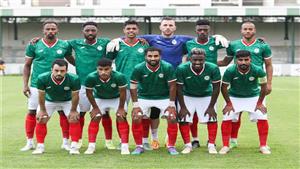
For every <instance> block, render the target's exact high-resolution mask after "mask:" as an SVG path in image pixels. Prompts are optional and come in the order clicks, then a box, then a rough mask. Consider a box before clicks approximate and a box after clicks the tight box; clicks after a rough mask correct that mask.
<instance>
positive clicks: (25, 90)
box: [23, 86, 31, 98]
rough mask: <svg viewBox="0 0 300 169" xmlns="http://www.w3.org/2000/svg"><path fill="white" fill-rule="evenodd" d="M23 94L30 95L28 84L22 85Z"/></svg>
mask: <svg viewBox="0 0 300 169" xmlns="http://www.w3.org/2000/svg"><path fill="white" fill-rule="evenodd" d="M23 94H24V95H25V96H26V97H28V98H29V97H30V95H31V92H30V88H29V87H28V86H24V88H23Z"/></svg>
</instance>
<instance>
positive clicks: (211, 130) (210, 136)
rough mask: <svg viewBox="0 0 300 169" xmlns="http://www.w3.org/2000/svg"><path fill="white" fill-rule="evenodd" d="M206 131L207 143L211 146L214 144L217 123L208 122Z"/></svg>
mask: <svg viewBox="0 0 300 169" xmlns="http://www.w3.org/2000/svg"><path fill="white" fill-rule="evenodd" d="M207 130H208V142H209V143H211V144H215V141H216V137H217V131H218V123H217V122H208V123H207Z"/></svg>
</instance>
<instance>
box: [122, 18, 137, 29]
mask: <svg viewBox="0 0 300 169" xmlns="http://www.w3.org/2000/svg"><path fill="white" fill-rule="evenodd" d="M127 25H136V26H137V27H139V24H138V23H137V21H135V20H131V19H129V20H128V21H125V22H124V24H123V27H125V26H127Z"/></svg>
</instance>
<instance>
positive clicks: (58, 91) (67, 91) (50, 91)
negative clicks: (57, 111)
mask: <svg viewBox="0 0 300 169" xmlns="http://www.w3.org/2000/svg"><path fill="white" fill-rule="evenodd" d="M37 88H38V89H39V90H42V91H45V92H46V100H47V101H50V102H63V101H70V100H71V99H72V91H78V90H80V81H79V78H78V76H77V75H75V74H72V73H67V74H66V75H65V78H64V79H63V81H62V82H61V83H59V84H58V83H57V82H56V81H55V80H54V79H53V77H52V73H51V72H46V73H43V74H41V75H39V76H38V80H37Z"/></svg>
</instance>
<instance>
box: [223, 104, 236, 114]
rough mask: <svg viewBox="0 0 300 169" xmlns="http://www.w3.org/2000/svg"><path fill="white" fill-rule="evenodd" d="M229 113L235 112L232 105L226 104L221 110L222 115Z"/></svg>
mask: <svg viewBox="0 0 300 169" xmlns="http://www.w3.org/2000/svg"><path fill="white" fill-rule="evenodd" d="M230 112H235V110H234V108H233V106H232V104H226V106H225V107H224V108H223V115H226V114H227V115H229V114H230Z"/></svg>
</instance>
